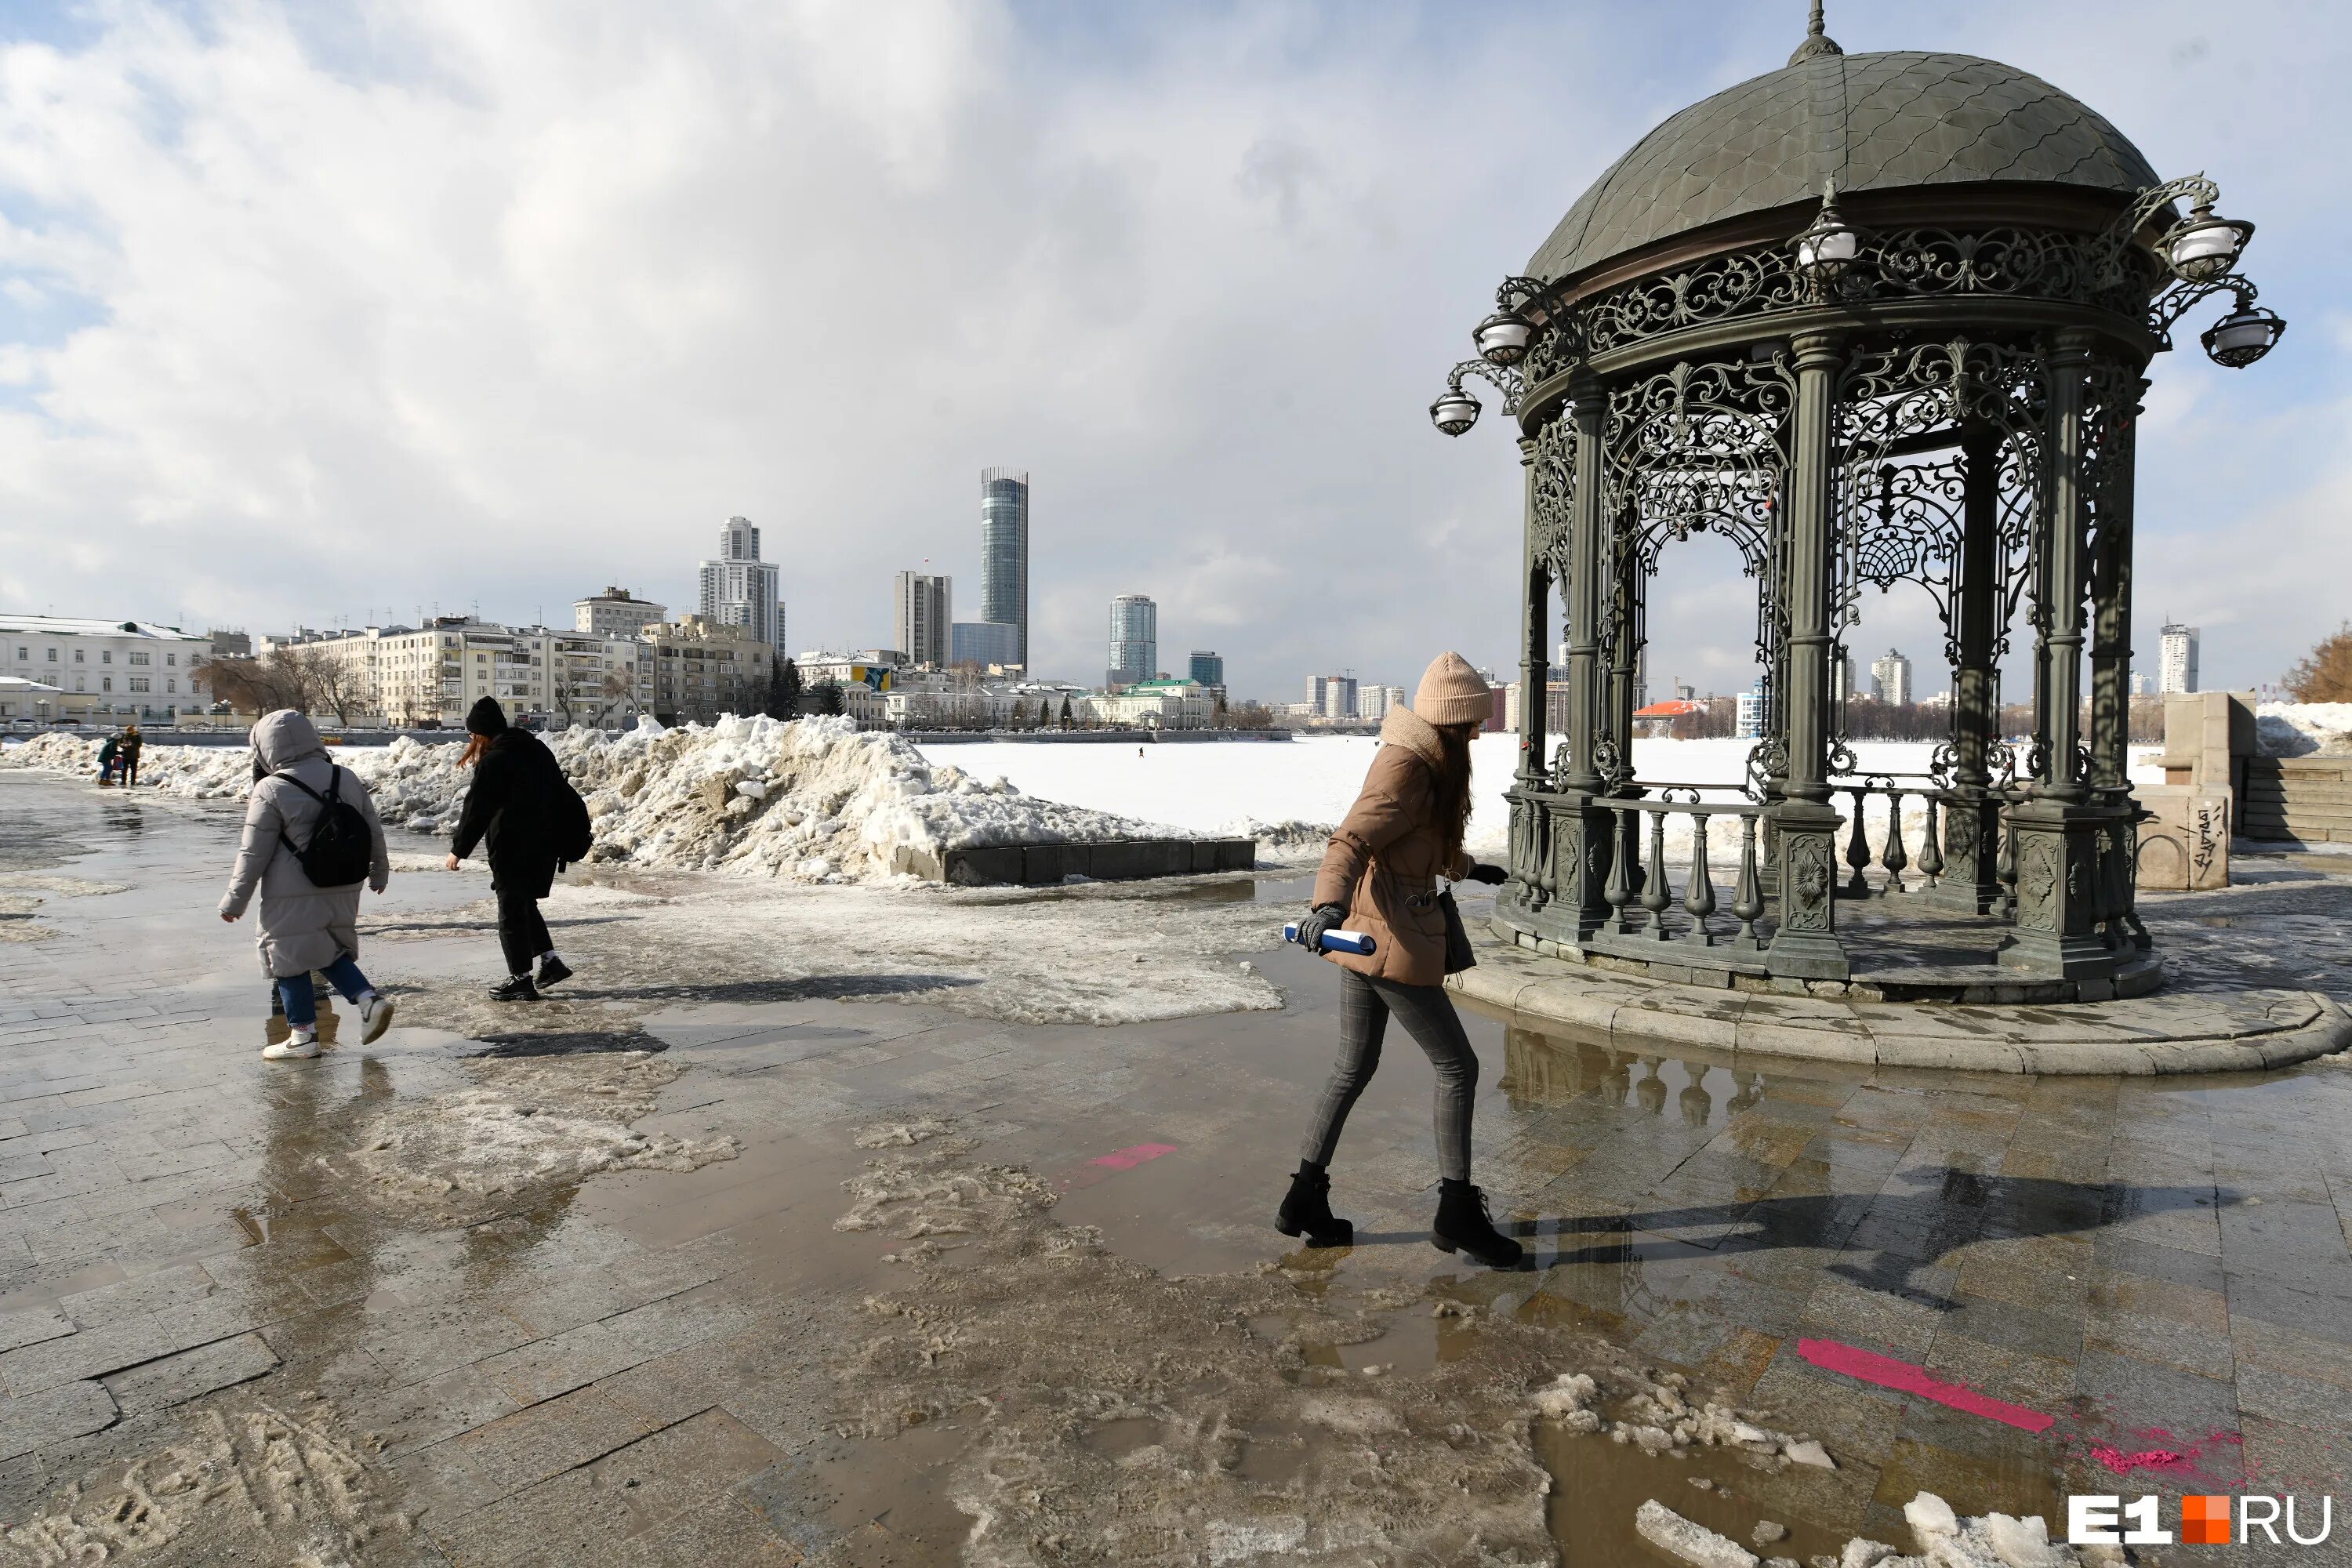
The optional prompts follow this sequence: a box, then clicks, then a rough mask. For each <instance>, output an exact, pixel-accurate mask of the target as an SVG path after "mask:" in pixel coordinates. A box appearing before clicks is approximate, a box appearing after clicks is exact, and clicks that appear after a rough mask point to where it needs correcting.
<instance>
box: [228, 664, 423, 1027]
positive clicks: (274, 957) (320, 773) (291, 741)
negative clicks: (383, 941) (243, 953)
mask: <svg viewBox="0 0 2352 1568" xmlns="http://www.w3.org/2000/svg"><path fill="white" fill-rule="evenodd" d="M253 750H254V753H255V754H256V755H257V757H258V758H259V759H260V762H261V765H262V766H263V767H264V768H266V769H268V771H269V773H270V774H271V775H272V776H271V777H268V778H265V779H262V780H260V781H258V782H257V783H256V784H254V786H253V794H252V795H251V796H250V797H249V798H248V799H247V803H246V808H245V843H244V846H243V847H241V848H239V849H238V850H237V855H236V870H235V871H234V872H232V873H231V874H230V876H229V879H228V894H227V896H226V897H225V898H223V899H222V900H221V903H220V912H221V913H223V914H225V915H241V914H243V913H245V909H246V906H247V904H249V903H251V902H252V901H253V891H254V889H255V888H257V887H258V888H259V889H261V919H260V922H259V929H258V930H257V931H255V933H254V940H255V944H256V945H257V946H258V947H259V948H260V949H261V969H262V973H265V974H267V975H268V976H269V977H270V978H271V979H273V980H287V979H291V978H292V977H294V976H295V975H298V974H307V973H310V971H311V970H313V969H324V968H325V967H326V966H327V965H328V964H331V963H334V962H335V960H336V959H337V958H340V957H341V956H342V955H344V954H345V953H349V954H351V955H352V957H354V958H356V957H357V956H359V949H360V938H359V929H358V927H359V914H360V885H359V884H358V883H357V882H353V883H352V885H351V886H350V887H348V888H321V887H319V886H317V885H316V884H315V883H313V882H312V881H311V880H310V877H309V876H308V875H306V874H305V873H304V872H303V869H302V862H301V861H300V860H299V859H297V858H295V855H294V851H293V850H292V849H291V848H289V847H288V844H287V841H288V840H289V839H291V840H292V841H293V842H294V843H295V844H308V843H309V842H310V833H311V829H312V828H313V827H315V826H317V824H318V821H319V815H320V810H321V809H322V808H321V807H320V805H319V803H318V802H317V801H315V800H312V799H311V798H310V796H309V795H305V794H303V793H302V792H301V791H300V790H299V789H297V788H295V787H294V785H293V784H289V783H288V782H287V780H286V779H284V778H281V777H278V776H276V775H278V774H281V773H283V774H290V775H292V776H293V777H294V778H298V779H300V780H301V781H302V782H303V783H304V784H309V785H310V787H311V788H312V789H314V790H317V791H318V792H319V793H320V795H325V794H326V793H327V789H328V785H329V784H331V783H335V784H337V786H338V787H337V790H336V796H337V798H338V799H341V800H347V801H349V802H351V803H352V805H355V806H357V807H359V810H360V815H361V816H364V817H366V818H367V825H368V843H369V854H368V879H367V885H368V886H369V887H371V888H373V889H375V890H376V891H377V892H379V893H381V892H383V889H384V884H385V883H386V882H388V881H390V880H391V879H392V861H391V858H390V857H389V856H387V855H386V853H385V852H384V846H383V823H381V822H379V821H377V820H376V815H375V802H374V801H373V800H371V799H370V798H369V797H368V792H367V785H365V784H362V783H361V782H360V781H359V779H358V777H357V776H356V775H355V774H353V773H352V771H351V769H349V768H338V767H336V765H335V764H334V763H332V762H331V761H330V760H329V759H328V756H327V748H326V745H325V743H324V742H321V741H320V739H319V731H317V730H315V729H313V728H311V726H310V720H308V719H306V718H304V717H303V716H302V715H301V714H299V713H297V712H295V711H294V710H292V709H290V708H289V709H286V710H281V711H279V712H276V713H272V714H270V715H268V717H267V718H265V719H263V720H262V721H261V722H260V723H258V724H256V725H255V726H254V727H253Z"/></svg>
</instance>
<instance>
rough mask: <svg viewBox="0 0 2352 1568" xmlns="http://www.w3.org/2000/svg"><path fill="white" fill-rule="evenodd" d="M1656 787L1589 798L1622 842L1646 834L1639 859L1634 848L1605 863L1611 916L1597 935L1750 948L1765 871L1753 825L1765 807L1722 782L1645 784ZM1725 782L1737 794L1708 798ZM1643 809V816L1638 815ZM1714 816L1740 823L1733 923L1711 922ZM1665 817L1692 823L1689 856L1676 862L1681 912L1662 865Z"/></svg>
mask: <svg viewBox="0 0 2352 1568" xmlns="http://www.w3.org/2000/svg"><path fill="white" fill-rule="evenodd" d="M1650 787H1654V788H1655V789H1656V790H1657V793H1656V794H1654V795H1648V796H1644V797H1642V798H1638V799H1600V800H1596V801H1594V802H1593V803H1592V804H1593V805H1595V806H1598V807H1600V808H1601V809H1604V810H1607V811H1609V812H1611V813H1612V814H1613V818H1614V824H1615V828H1616V831H1615V833H1614V834H1613V835H1612V837H1613V838H1614V840H1615V842H1617V843H1618V844H1620V845H1628V846H1641V845H1643V843H1644V841H1645V840H1646V854H1645V855H1644V856H1643V862H1644V863H1643V864H1641V865H1634V864H1631V863H1630V862H1632V861H1633V855H1631V854H1620V855H1618V856H1617V857H1616V858H1614V859H1613V860H1612V863H1611V865H1610V868H1609V880H1608V884H1607V888H1606V891H1605V893H1604V897H1605V898H1606V899H1607V900H1608V904H1609V910H1610V914H1609V920H1608V921H1607V923H1606V925H1605V926H1604V927H1603V930H1602V931H1601V935H1602V936H1604V937H1607V936H1612V935H1613V936H1615V937H1618V938H1621V939H1622V938H1627V937H1631V938H1633V939H1635V940H1636V941H1638V942H1641V943H1643V944H1644V945H1645V946H1646V947H1648V948H1649V949H1650V951H1653V952H1654V951H1655V944H1658V943H1675V944H1678V945H1681V946H1684V947H1696V948H1713V947H1728V948H1730V949H1732V950H1734V951H1737V952H1757V951H1759V947H1760V942H1759V937H1758V935H1757V932H1756V921H1757V920H1758V919H1759V917H1760V916H1761V915H1762V914H1763V913H1764V892H1763V877H1762V872H1761V868H1760V862H1759V854H1758V830H1759V826H1760V825H1761V824H1762V822H1763V820H1764V812H1765V808H1764V807H1763V806H1761V805H1757V804H1755V803H1754V802H1752V801H1748V800H1746V799H1742V798H1737V797H1736V792H1733V791H1728V790H1725V789H1724V786H1718V785H1707V784H1666V785H1657V786H1650ZM1709 789H1716V790H1723V792H1724V793H1729V794H1733V795H1735V798H1732V799H1727V800H1708V799H1706V797H1705V796H1704V795H1703V794H1702V793H1701V792H1702V791H1705V790H1709ZM1644 817H1647V818H1648V821H1647V823H1646V824H1645V823H1644V822H1643V818H1644ZM1717 817H1731V818H1735V819H1737V820H1738V824H1739V870H1738V877H1737V879H1735V880H1734V882H1733V885H1732V895H1731V910H1730V913H1731V916H1732V918H1733V919H1734V920H1735V921H1738V929H1737V930H1736V931H1719V930H1717V926H1716V924H1715V923H1714V922H1715V920H1716V916H1717V911H1718V910H1719V909H1720V905H1719V903H1718V901H1717V894H1716V889H1715V869H1714V867H1713V865H1712V863H1711V860H1710V857H1711V855H1712V854H1713V846H1712V842H1711V840H1710V837H1709V825H1710V823H1711V822H1712V821H1713V820H1714V819H1715V818H1717ZM1669 818H1682V819H1684V820H1686V821H1687V822H1688V823H1689V824H1690V847H1689V851H1688V856H1689V858H1688V860H1687V862H1686V864H1685V866H1684V867H1683V868H1681V869H1682V873H1683V874H1682V879H1681V880H1682V898H1681V899H1680V900H1679V905H1680V911H1681V912H1680V916H1679V918H1675V916H1674V915H1673V914H1672V911H1673V910H1675V907H1676V904H1677V900H1675V896H1674V877H1673V875H1672V873H1671V872H1670V871H1669V869H1668V866H1667V859H1668V850H1667V847H1666V824H1667V821H1668V819H1669Z"/></svg>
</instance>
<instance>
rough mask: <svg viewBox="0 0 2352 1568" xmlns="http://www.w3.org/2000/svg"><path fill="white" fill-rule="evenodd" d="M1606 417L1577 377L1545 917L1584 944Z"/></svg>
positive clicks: (1595, 926) (1596, 721) (1600, 813)
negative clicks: (1560, 725) (1563, 768)
mask: <svg viewBox="0 0 2352 1568" xmlns="http://www.w3.org/2000/svg"><path fill="white" fill-rule="evenodd" d="M1606 412H1607V404H1606V401H1605V399H1604V398H1603V396H1602V393H1601V384H1600V382H1599V381H1597V380H1596V379H1594V378H1593V377H1591V376H1590V375H1585V376H1580V377H1579V378H1578V379H1577V380H1576V381H1575V382H1574V383H1573V384H1570V387H1569V407H1568V411H1567V413H1566V414H1565V415H1563V416H1562V417H1564V418H1567V419H1570V420H1573V421H1574V422H1575V430H1576V448H1575V451H1576V457H1575V461H1576V481H1575V484H1574V486H1573V488H1572V491H1571V494H1572V497H1573V507H1572V510H1571V511H1570V515H1569V522H1568V527H1569V534H1568V583H1567V590H1568V591H1567V593H1566V595H1564V597H1565V598H1566V600H1567V605H1568V671H1567V680H1568V737H1567V738H1568V776H1567V777H1566V778H1564V779H1562V780H1561V781H1560V786H1561V787H1560V791H1559V796H1558V797H1557V800H1556V803H1555V804H1554V805H1553V808H1552V823H1551V875H1550V878H1549V885H1550V888H1551V889H1552V899H1553V903H1552V906H1551V908H1550V910H1549V914H1550V915H1551V917H1552V920H1553V921H1554V922H1555V929H1557V930H1558V931H1559V940H1561V941H1581V940H1582V939H1584V938H1585V937H1589V936H1591V934H1592V933H1593V932H1595V931H1599V930H1600V929H1601V922H1602V921H1604V920H1606V919H1607V918H1608V915H1609V899H1608V886H1609V864H1610V821H1611V818H1612V816H1613V815H1614V814H1613V813H1612V812H1610V811H1608V810H1606V809H1605V808H1602V807H1598V806H1595V805H1593V804H1592V802H1593V799H1594V797H1595V796H1596V795H1599V793H1600V791H1601V773H1600V771H1599V769H1597V768H1596V767H1595V766H1594V765H1593V750H1594V748H1595V746H1596V745H1597V744H1598V742H1599V741H1600V738H1601V735H1600V731H1601V708H1600V704H1601V592H1602V583H1601V562H1602V559H1603V554H1604V552H1603V549H1602V543H1603V541H1602V528H1601V434H1602V432H1601V423H1602V419H1603V417H1604V416H1605V414H1606Z"/></svg>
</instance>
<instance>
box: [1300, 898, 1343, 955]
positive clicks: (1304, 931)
mask: <svg viewBox="0 0 2352 1568" xmlns="http://www.w3.org/2000/svg"><path fill="white" fill-rule="evenodd" d="M1347 918H1348V911H1347V910H1343V909H1341V908H1340V907H1339V905H1337V904H1325V905H1324V906H1323V907H1322V908H1321V909H1318V910H1314V911H1312V912H1311V913H1309V914H1308V915H1307V918H1306V919H1305V920H1303V921H1299V922H1298V945H1299V946H1301V947H1303V948H1305V949H1306V950H1307V952H1322V951H1323V933H1324V932H1325V931H1336V930H1338V929H1339V923H1340V922H1341V921H1344V920H1346V919H1347Z"/></svg>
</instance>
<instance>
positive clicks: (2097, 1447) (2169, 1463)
mask: <svg viewBox="0 0 2352 1568" xmlns="http://www.w3.org/2000/svg"><path fill="white" fill-rule="evenodd" d="M2132 1435H2133V1436H2137V1437H2142V1438H2146V1437H2163V1438H2167V1439H2170V1440H2172V1441H2176V1442H2177V1441H2179V1439H2177V1438H2173V1436H2172V1434H2171V1433H2169V1432H2168V1431H2166V1430H2165V1429H2164V1428H2163V1427H2161V1426H2150V1427H2147V1428H2146V1429H2145V1430H2143V1431H2140V1432H2136V1433H2134V1434H2132ZM2244 1442H2245V1438H2244V1437H2243V1436H2240V1435H2239V1434H2238V1433H2235V1432H2211V1433H2208V1434H2207V1435H2206V1437H2205V1440H2204V1441H2203V1442H2201V1443H2190V1444H2189V1445H2187V1446H2186V1447H2179V1448H2140V1449H2137V1450H2135V1451H2133V1452H2130V1453H2126V1452H2125V1451H2124V1450H2123V1449H2121V1448H2118V1447H2113V1446H2112V1445H2109V1444H2106V1443H2094V1444H2092V1445H2090V1447H2089V1450H2088V1451H2089V1453H2090V1456H2091V1458H2094V1459H2096V1460H2097V1461H2098V1462H2099V1463H2100V1464H2102V1465H2104V1466H2105V1467H2106V1468H2107V1469H2108V1470H2109V1471H2111V1472H2112V1473H2114V1474H2116V1475H2118V1476H2128V1475H2130V1474H2132V1473H2133V1472H2134V1471H2136V1470H2155V1471H2157V1472H2158V1473H2159V1474H2162V1475H2168V1476H2186V1477H2195V1478H2199V1479H2203V1478H2204V1476H2205V1472H2204V1471H2203V1470H2202V1469H2200V1468H2199V1467H2198V1463H2197V1462H2198V1460H2200V1459H2201V1458H2204V1457H2205V1451H2206V1450H2207V1449H2208V1448H2211V1447H2217V1446H2224V1445H2230V1444H2237V1445H2241V1446H2242V1445H2243V1444H2244Z"/></svg>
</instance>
